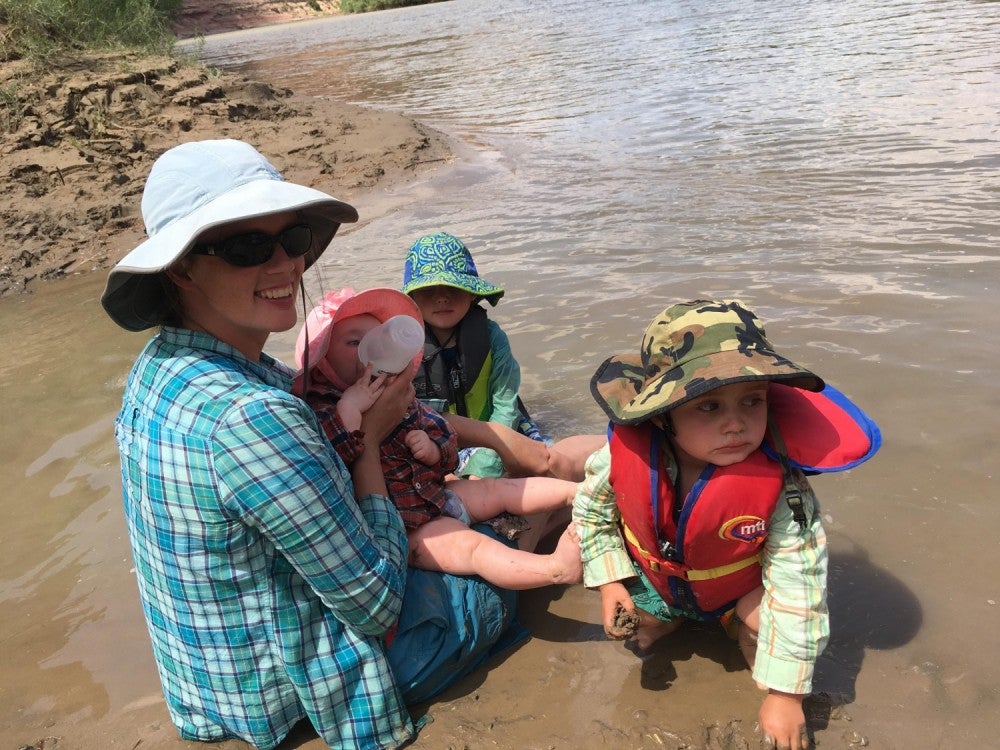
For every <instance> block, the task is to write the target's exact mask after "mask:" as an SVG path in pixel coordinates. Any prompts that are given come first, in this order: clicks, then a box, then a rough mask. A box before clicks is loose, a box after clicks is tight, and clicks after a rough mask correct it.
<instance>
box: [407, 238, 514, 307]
mask: <svg viewBox="0 0 1000 750" xmlns="http://www.w3.org/2000/svg"><path fill="white" fill-rule="evenodd" d="M431 286H450V287H453V288H455V289H463V290H465V291H466V292H469V293H470V294H473V295H475V296H476V297H477V298H480V299H485V300H486V301H487V302H489V303H490V305H492V306H494V307H496V304H497V302H499V301H500V298H501V297H503V294H504V291H503V287H501V286H498V285H497V284H492V283H490V282H489V281H487V280H486V279H484V278H482V277H480V275H479V271H478V270H477V269H476V263H475V261H473V260H472V253H470V252H469V248H467V247H466V246H465V243H464V242H462V241H461V240H460V239H458V237H455V236H454V235H451V234H448V233H447V232H436V233H434V234H426V235H424V236H423V237H421V238H420V239H419V240H417V241H416V242H414V243H413V246H412V247H411V248H410V249H409V251H408V252H407V254H406V261H405V263H404V265H403V287H402V290H403V293H404V294H411V293H412V292H415V291H416V290H418V289H426V288H427V287H431Z"/></svg>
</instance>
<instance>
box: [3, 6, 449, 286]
mask: <svg viewBox="0 0 1000 750" xmlns="http://www.w3.org/2000/svg"><path fill="white" fill-rule="evenodd" d="M220 5H221V4H220ZM258 5H259V4H258ZM0 106H2V109H0V216H2V220H3V236H2V243H0V296H4V295H8V294H14V293H19V292H24V291H30V289H31V286H32V284H34V283H37V282H38V281H39V280H41V279H53V278H59V277H61V276H64V275H66V274H75V273H82V272H87V271H93V270H97V269H104V268H107V267H109V266H111V265H113V264H114V263H115V262H116V261H117V260H118V259H119V258H121V257H122V255H124V254H125V252H127V251H128V250H129V249H131V247H133V246H134V245H135V244H137V242H138V241H139V240H140V239H141V237H142V235H143V227H142V221H141V216H140V212H139V201H140V198H141V194H142V187H143V183H144V180H145V176H146V174H147V173H148V172H149V168H150V166H151V165H152V163H153V161H154V160H155V159H156V157H157V156H159V155H160V154H161V153H162V152H163V151H164V150H166V149H167V148H169V147H170V146H173V145H175V144H177V143H180V142H182V141H186V140H197V139H202V138H225V137H230V138H240V139H243V140H246V141H249V142H250V143H252V144H254V145H255V146H256V147H258V148H259V149H260V150H261V151H262V152H263V153H265V154H266V155H267V156H268V157H269V158H271V160H272V161H273V163H274V164H275V166H276V167H277V168H278V169H279V170H281V171H282V173H283V174H284V175H285V176H286V177H287V178H288V179H291V180H294V181H296V182H301V183H304V184H307V185H311V186H314V187H316V188H318V189H320V190H325V191H328V192H330V193H333V194H334V195H336V196H338V197H341V198H346V199H348V200H350V199H353V198H355V197H356V196H358V195H359V194H361V193H363V192H364V191H367V190H371V189H373V188H376V187H378V186H383V185H388V184H391V183H393V182H397V181H401V180H406V179H409V178H410V177H412V176H413V175H414V174H415V173H417V172H418V171H420V170H423V169H425V168H433V167H435V166H441V165H442V164H443V163H445V162H446V161H447V160H449V159H450V158H451V150H450V148H449V145H448V143H447V140H446V139H445V138H444V137H443V136H442V135H441V134H439V133H436V132H434V131H431V130H429V129H427V128H425V127H423V126H421V125H420V124H419V123H415V122H413V121H411V120H409V119H407V118H405V117H401V116H399V115H396V114H391V113H386V112H377V111H373V110H368V109H362V108H358V107H352V106H348V105H343V104H339V103H335V102H329V101H324V100H317V99H312V98H309V99H305V98H299V97H296V96H295V95H294V93H292V92H290V91H288V90H279V89H276V88H274V87H272V86H270V85H269V84H267V83H265V82H261V81H252V80H248V79H246V78H242V77H239V76H236V75H232V74H228V73H222V74H219V73H218V72H212V71H209V70H206V69H204V68H202V67H200V66H196V65H193V64H190V63H183V62H179V61H177V60H172V59H168V58H156V59H149V58H143V57H139V56H121V55H103V56H95V55H90V56H86V57H80V58H77V59H74V60H72V61H65V62H64V63H59V64H56V65H53V66H50V67H46V68H44V69H38V68H34V67H31V66H28V65H26V64H24V63H13V64H4V65H3V66H2V68H0Z"/></svg>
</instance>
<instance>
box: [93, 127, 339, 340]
mask: <svg viewBox="0 0 1000 750" xmlns="http://www.w3.org/2000/svg"><path fill="white" fill-rule="evenodd" d="M288 211H295V212H297V213H298V214H299V215H300V216H301V217H302V221H303V222H304V223H306V224H308V225H309V226H310V227H311V228H312V231H313V245H312V248H311V249H310V250H309V251H308V252H307V253H306V255H305V264H306V267H307V268H308V267H309V266H311V265H312V264H313V263H315V262H316V259H317V258H319V256H320V255H322V254H323V251H324V250H326V248H327V246H328V245H329V244H330V241H331V240H332V239H333V236H334V235H335V234H336V233H337V229H338V228H339V227H340V225H341V224H343V223H350V222H355V221H357V220H358V212H357V210H356V209H355V208H354V207H353V206H351V205H350V204H348V203H344V202H343V201H340V200H337V199H336V198H334V197H333V196H330V195H327V194H326V193H323V192H321V191H319V190H315V189H313V188H310V187H306V186H304V185H297V184H295V183H292V182H287V181H285V179H284V178H283V177H282V176H281V174H280V173H279V172H278V170H277V169H275V168H274V166H272V165H271V163H270V162H269V161H268V160H267V159H266V158H265V157H264V156H263V155H261V154H260V153H259V152H258V151H257V150H256V149H255V148H254V147H253V146H251V145H250V144H248V143H245V142H243V141H237V140H231V139H223V140H208V141H192V142H189V143H183V144H181V145H179V146H175V147H173V148H171V149H169V150H167V151H165V152H164V153H163V154H162V155H161V156H160V157H159V158H158V159H157V160H156V162H155V163H154V164H153V167H152V169H151V170H150V172H149V177H148V178H147V180H146V186H145V188H144V190H143V194H142V218H143V223H144V224H145V227H146V234H147V235H148V238H147V239H146V240H145V241H144V242H143V243H141V244H140V245H139V246H138V247H136V248H135V249H134V250H132V251H131V252H130V253H129V254H128V255H126V256H125V257H124V258H122V259H121V261H119V262H118V263H117V264H116V265H115V267H114V268H113V269H111V272H110V274H109V275H108V282H107V286H106V288H105V290H104V294H103V295H102V296H101V304H102V305H103V306H104V309H105V310H106V311H107V313H108V315H110V316H111V319H112V320H114V321H115V322H116V323H117V324H118V325H120V326H121V327H122V328H125V329H126V330H129V331H141V330H144V329H146V328H149V327H151V326H156V325H160V324H161V323H162V322H163V316H164V313H165V312H166V298H165V295H164V290H163V281H162V278H161V276H160V274H161V272H162V271H164V270H165V269H166V268H168V267H170V265H171V264H173V263H175V262H176V261H177V260H179V259H180V258H182V257H183V256H184V255H185V254H186V253H187V252H188V251H189V250H190V249H191V248H192V246H193V245H194V244H195V243H196V241H197V240H198V238H199V237H200V236H201V235H202V234H204V233H205V232H206V231H208V230H210V229H213V228H214V227H218V226H221V225H224V224H229V223H232V222H237V221H242V220H245V219H251V218H256V217H259V216H268V215H271V214H278V213H285V212H288Z"/></svg>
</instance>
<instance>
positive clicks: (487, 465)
mask: <svg viewBox="0 0 1000 750" xmlns="http://www.w3.org/2000/svg"><path fill="white" fill-rule="evenodd" d="M402 291H403V292H404V293H405V294H408V295H409V296H410V297H412V298H413V300H414V302H416V303H417V306H418V307H419V308H420V312H421V314H422V315H423V318H424V325H425V330H426V342H425V344H424V357H423V361H422V363H421V366H420V368H419V369H418V370H417V374H416V376H415V377H414V379H413V385H414V387H415V388H416V390H417V398H419V399H420V400H421V401H424V402H425V403H427V404H429V405H431V406H432V407H433V408H435V409H437V410H438V411H440V412H445V411H447V412H453V413H456V414H461V415H462V416H467V417H470V418H472V419H478V420H482V421H490V422H498V423H500V424H503V425H506V426H507V427H511V428H513V429H515V430H517V431H519V432H521V433H522V434H524V435H527V436H528V437H531V438H532V439H535V440H540V441H544V442H546V444H548V445H549V446H550V457H551V464H550V466H551V467H552V470H551V471H552V474H553V475H554V476H559V477H563V478H568V479H574V480H578V479H580V478H581V477H582V474H583V462H584V460H585V459H586V457H587V456H589V455H590V454H591V453H592V452H593V451H595V450H597V449H598V448H599V447H600V446H601V445H602V444H603V443H604V438H603V436H600V435H577V436H574V437H572V438H566V439H565V440H562V441H560V442H559V443H557V444H556V445H554V446H553V445H552V440H551V439H549V438H548V437H546V436H543V435H542V434H541V432H540V431H539V428H538V426H537V425H536V424H535V422H534V420H532V419H531V417H530V416H529V415H528V412H527V410H526V409H525V407H524V404H523V402H522V401H521V399H520V397H519V395H518V390H519V389H520V387H521V367H520V365H519V364H518V362H517V360H516V359H515V358H514V354H513V352H512V351H511V346H510V340H509V339H508V338H507V334H506V333H504V331H503V329H502V328H501V327H500V325H499V324H498V323H496V321H493V320H491V319H489V318H488V317H487V315H486V310H484V309H483V307H482V306H481V305H480V304H479V303H480V301H482V300H486V301H487V302H488V303H489V304H490V305H491V306H493V307H495V306H496V304H497V302H498V301H499V300H500V298H501V297H503V295H504V290H503V287H501V286H498V285H497V284H493V283H491V282H489V281H487V280H486V279H484V278H482V277H481V276H480V275H479V271H478V270H477V268H476V264H475V261H474V260H473V259H472V253H470V252H469V249H468V248H467V247H466V246H465V243H463V242H462V241H461V240H460V239H458V238H457V237H455V236H454V235H451V234H448V233H447V232H437V233H435V234H428V235H425V236H423V237H421V238H420V239H418V240H417V241H416V242H415V243H413V246H412V247H411V248H410V250H409V252H408V253H407V255H406V261H405V264H404V269H403V286H402ZM503 472H504V466H503V463H502V461H501V460H500V457H499V456H498V455H497V454H496V452H494V451H492V450H490V449H489V448H466V449H463V450H462V452H461V456H460V460H459V473H460V474H462V475H463V476H477V477H499V476H501V475H502V474H503Z"/></svg>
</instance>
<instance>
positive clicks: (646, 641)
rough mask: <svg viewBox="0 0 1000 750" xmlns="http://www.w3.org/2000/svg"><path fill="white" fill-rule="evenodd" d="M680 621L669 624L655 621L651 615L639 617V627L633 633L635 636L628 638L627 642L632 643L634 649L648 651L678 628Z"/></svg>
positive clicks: (658, 620)
mask: <svg viewBox="0 0 1000 750" xmlns="http://www.w3.org/2000/svg"><path fill="white" fill-rule="evenodd" d="M680 624H681V621H680V620H672V621H671V622H664V621H663V620H660V619H657V618H655V617H653V616H652V615H646V616H644V617H640V620H639V627H638V629H637V630H636V631H635V635H633V636H632V637H631V638H629V641H630V642H631V643H633V644H634V645H635V646H636V648H638V649H640V650H642V651H648V650H649V649H650V648H652V647H653V644H654V643H656V642H657V641H658V640H660V639H661V638H662V637H663V636H665V635H670V634H671V633H673V632H674V631H675V630H677V628H678V627H679V626H680Z"/></svg>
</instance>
